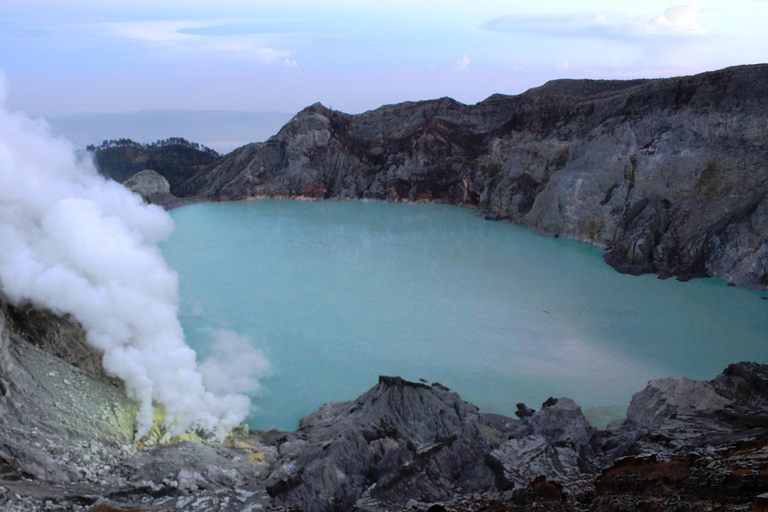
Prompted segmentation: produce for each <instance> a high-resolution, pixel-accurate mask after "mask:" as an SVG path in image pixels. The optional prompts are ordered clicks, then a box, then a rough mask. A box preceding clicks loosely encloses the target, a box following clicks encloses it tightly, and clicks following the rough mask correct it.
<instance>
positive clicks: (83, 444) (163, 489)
mask: <svg viewBox="0 0 768 512" xmlns="http://www.w3.org/2000/svg"><path fill="white" fill-rule="evenodd" d="M83 336H84V333H83V330H82V328H81V327H79V326H78V325H77V324H75V323H74V322H73V321H72V320H71V319H70V318H67V317H62V316H57V315H55V314H54V313H52V312H50V311H39V310H35V309H34V308H31V307H29V306H23V307H16V308H14V307H11V306H8V305H6V304H3V303H2V302H0V508H2V509H3V510H9V511H39V510H75V509H78V508H79V509H84V510H88V507H91V506H95V505H99V504H101V505H104V507H105V508H106V509H107V510H109V507H108V506H107V504H109V505H110V506H111V505H114V506H116V507H119V508H118V509H153V510H167V511H176V510H179V511H180V510H184V511H194V512H203V511H206V512H207V511H211V510H217V511H226V512H235V511H240V510H269V509H270V508H271V507H278V509H280V507H290V508H292V509H294V510H298V511H307V512H310V511H313V512H314V511H318V512H319V511H336V510H345V511H353V510H360V511H382V510H406V509H407V510H410V511H412V512H416V511H421V512H426V511H431V512H436V511H441V510H450V511H457V510H461V511H468V510H477V511H480V510H485V511H487V510H500V511H501V510H508V511H523V510H540V511H549V512H555V511H557V512H567V511H573V512H575V511H584V510H595V511H630V510H650V511H657V510H658V511H662V510H681V511H682V510H708V509H711V510H713V511H734V512H735V511H737V510H747V509H749V507H751V506H754V507H755V508H754V509H755V510H758V508H757V507H760V506H765V505H766V504H768V495H765V493H768V366H766V365H759V364H756V363H739V364H734V365H730V366H729V367H728V368H727V369H726V370H725V371H724V372H723V373H722V374H721V375H719V376H718V377H717V378H715V379H714V380H711V381H708V382H705V381H692V380H690V379H660V380H656V381H652V382H650V383H649V384H648V386H647V387H646V389H644V390H643V391H641V392H639V393H637V394H636V395H635V396H634V397H633V400H632V403H631V405H630V407H629V411H628V414H627V418H626V419H624V420H622V421H619V422H616V423H614V424H612V425H611V426H609V428H608V429H606V430H602V431H598V430H596V429H594V428H592V427H591V426H590V425H589V424H588V422H587V421H586V419H585V418H584V416H583V415H582V413H581V410H580V409H579V407H578V405H576V404H575V403H574V402H573V401H572V400H570V399H567V398H559V399H554V398H550V399H548V400H546V401H545V402H544V403H543V404H542V407H541V408H540V409H539V410H538V411H535V412H533V413H531V412H530V410H529V408H528V407H526V406H525V405H524V404H520V406H519V410H521V411H525V412H524V413H523V414H521V415H522V416H523V418H521V419H512V418H509V417H505V416H501V415H496V414H485V413H482V412H481V411H479V410H478V409H477V408H476V407H475V406H473V405H471V404H468V403H466V402H464V401H463V400H461V398H460V396H459V395H458V394H456V393H452V392H450V391H449V390H448V389H447V388H445V387H444V386H442V385H440V384H438V383H435V384H432V385H425V384H420V383H413V382H407V381H405V380H403V379H401V378H399V377H381V378H380V379H379V383H378V384H377V385H375V386H374V387H373V388H372V389H371V390H369V391H368V392H366V393H365V394H363V395H361V396H360V397H359V398H357V399H355V400H352V401H349V402H344V403H330V404H327V405H325V406H323V407H322V408H321V409H320V410H319V411H317V412H316V413H314V414H312V415H310V416H309V417H307V418H305V419H304V420H302V421H301V424H300V428H299V430H297V431H296V432H289V433H281V432H274V431H268V432H248V431H247V430H241V431H237V432H235V433H234V434H233V436H232V437H230V438H229V439H228V440H227V441H226V442H225V443H224V444H219V443H212V442H203V441H201V440H199V439H197V441H196V442H190V441H179V442H174V443H171V444H167V445H162V446H154V447H153V446H151V443H150V444H135V443H134V442H133V424H134V414H135V410H136V406H135V404H133V403H131V401H130V400H128V399H127V397H126V396H125V394H124V392H123V391H122V389H121V388H120V386H119V385H117V383H116V382H114V381H113V380H111V379H109V378H108V377H107V376H105V375H104V374H103V372H101V371H100V370H98V369H94V365H95V363H96V362H98V359H99V354H98V353H96V352H94V351H92V350H91V349H89V348H87V346H83V347H79V344H82V343H84V339H83ZM68 343H71V344H72V346H73V347H75V348H74V349H73V351H72V353H69V351H68V350H67V349H66V346H67V344H68ZM78 347H79V348H78ZM63 358H68V359H69V360H68V361H66V360H64V359H63ZM158 437H159V436H158ZM189 438H190V439H192V438H194V436H190V437H189ZM113 510H114V509H113ZM281 510H285V508H283V509H281Z"/></svg>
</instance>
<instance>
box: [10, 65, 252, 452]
mask: <svg viewBox="0 0 768 512" xmlns="http://www.w3.org/2000/svg"><path fill="white" fill-rule="evenodd" d="M2 85H3V84H2V80H0V99H2V98H4V97H5V92H4V88H3V87H2ZM0 182H2V187H0V240H2V245H1V246H0V296H2V297H3V298H4V299H5V300H8V301H10V302H11V303H13V304H22V303H25V302H32V303H34V304H36V305H38V306H44V307H47V308H50V309H51V310H53V311H55V312H57V313H70V314H72V315H73V316H74V317H75V318H76V319H77V320H78V321H79V322H80V323H81V324H82V325H83V326H84V327H85V329H86V332H87V340H88V342H89V343H90V344H91V345H93V346H94V347H96V348H97V349H99V351H101V352H102V353H103V365H104V369H105V370H106V371H107V372H108V373H109V374H111V375H113V376H116V377H118V378H120V379H121V380H122V381H123V382H124V383H125V388H126V392H127V393H128V395H129V396H130V397H131V398H133V399H135V400H136V401H137V402H138V403H139V406H140V410H139V413H138V417H137V422H138V426H137V438H141V437H143V436H144V435H145V434H146V433H147V432H148V430H149V429H150V427H151V426H152V419H153V413H152V410H153V401H157V402H159V403H161V404H163V405H164V406H165V408H166V412H167V421H166V425H167V427H168V428H169V431H170V432H171V433H172V434H179V433H181V432H184V431H186V430H189V429H202V430H206V431H211V432H215V433H217V434H218V435H223V434H225V433H226V432H227V431H228V430H229V429H231V428H233V427H235V426H237V425H238V424H239V423H240V422H241V421H242V420H243V419H244V418H245V417H246V415H247V414H248V410H249V407H250V400H249V398H248V397H247V396H244V395H238V394H235V393H232V391H231V390H230V391H226V390H224V394H223V395H220V396H216V395H214V394H213V393H211V392H210V391H208V390H206V389H205V387H204V385H203V377H202V375H201V374H200V372H199V371H198V366H197V362H196V354H195V352H194V351H193V350H192V349H191V348H189V346H187V345H186V343H185V340H184V333H183V331H182V328H181V324H180V323H179V320H178V317H177V312H178V276H177V274H176V273H175V272H174V271H173V270H172V269H171V268H169V267H168V265H167V264H166V262H165V261H164V259H163V257H162V255H161V253H160V250H159V249H158V247H157V243H158V242H160V241H162V240H163V239H164V238H166V237H167V236H168V234H169V233H170V232H171V231H172V230H173V221H172V220H171V218H170V216H169V215H168V214H167V213H166V212H165V211H164V210H162V209H161V208H159V207H157V206H150V205H146V204H144V203H143V202H142V200H141V198H140V197H139V196H137V195H135V194H133V193H131V192H130V191H128V189H126V188H125V187H123V186H122V185H119V184H117V183H115V182H113V181H110V180H106V179H105V178H103V177H102V176H100V175H98V173H97V172H96V169H95V167H94V165H93V163H92V162H91V160H90V159H87V158H81V157H78V156H77V155H76V154H75V152H74V150H73V148H72V146H71V145H70V144H69V143H68V142H67V141H65V140H63V139H57V138H54V137H52V136H51V135H50V134H49V129H48V126H47V125H46V124H45V123H44V122H42V121H33V120H31V119H29V118H27V117H26V116H24V115H22V114H19V113H9V112H7V111H6V110H5V108H4V107H3V105H2V104H1V103H0ZM225 348H226V345H225ZM245 353H246V355H247V356H248V360H249V361H251V362H253V361H256V356H255V355H254V354H253V353H252V352H247V351H246V352H245ZM259 368H263V363H261V365H260V366H259ZM238 371H239V370H238ZM238 382H239V381H238ZM247 384H248V385H247V386H245V385H243V386H241V388H242V389H245V388H246V387H247V388H248V389H252V388H254V386H255V384H254V383H253V382H248V383H247Z"/></svg>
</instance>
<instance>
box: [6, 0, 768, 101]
mask: <svg viewBox="0 0 768 512" xmlns="http://www.w3.org/2000/svg"><path fill="white" fill-rule="evenodd" d="M766 23H768V1H767V0H699V1H697V2H696V3H695V4H688V5H681V4H676V3H674V2H670V1H657V0H647V1H644V2H621V1H606V0H589V1H568V2H566V1H562V0H540V1H538V2H535V3H534V2H516V1H486V2H483V1H475V2H466V1H456V0H441V1H436V0H420V1H403V0H390V1H386V2H381V1H375V0H374V1H368V2H359V1H355V2H352V1H344V0H339V1H333V0H326V1H324V2H322V4H320V3H319V2H309V1H299V0H293V1H286V0H283V1H279V2H278V1H272V0H266V1H259V2H256V1H219V2H216V3H214V2H210V1H195V0H186V1H176V0H174V1H161V0H156V1H148V0H133V1H130V2H129V1H122V0H112V1H110V2H104V0H98V1H96V0H58V1H53V0H24V1H17V0H4V1H3V2H2V6H0V70H2V72H3V73H4V74H5V76H6V78H7V79H8V81H9V83H10V87H9V90H10V92H9V100H8V103H9V105H10V106H11V108H18V109H21V110H24V111H26V112H28V113H30V114H33V115H48V116H51V115H61V114H70V113H76V112H123V111H135V110H142V109H152V108H179V109H203V110H208V109H232V110H245V111H284V112H295V111H297V110H300V109H301V108H303V107H304V106H306V105H309V104H311V103H314V102H315V101H322V102H323V103H324V104H325V105H327V106H331V107H333V108H336V109H339V110H344V111H347V112H361V111H364V110H368V109H371V108H376V107H378V106H379V105H381V104H384V103H394V102H400V101H406V100H421V99H428V98H435V97H441V96H451V97H454V98H456V99H458V100H459V101H462V102H465V103H475V102H477V101H480V100H482V99H484V98H485V97H487V96H489V95H491V94H493V93H496V92H500V93H507V94H516V93H520V92H522V91H524V90H526V89H528V88H530V87H535V86H538V85H541V84H542V83H544V82H545V81H547V80H550V79H554V78H636V77H664V76H674V75H682V74H690V73H696V72H700V71H706V70H712V69H718V68H722V67H726V66H732V65H738V64H751V63H757V62H767V61H768V35H766V34H768V31H766V30H765V28H764V27H765V25H766Z"/></svg>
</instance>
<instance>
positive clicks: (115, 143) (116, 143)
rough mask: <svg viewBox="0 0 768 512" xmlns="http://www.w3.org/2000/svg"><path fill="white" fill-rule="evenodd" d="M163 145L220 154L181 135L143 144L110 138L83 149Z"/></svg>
mask: <svg viewBox="0 0 768 512" xmlns="http://www.w3.org/2000/svg"><path fill="white" fill-rule="evenodd" d="M164 146H184V147H187V148H191V149H195V150H197V151H202V152H203V153H208V154H209V155H211V156H214V157H216V158H219V157H220V156H221V155H220V154H219V153H218V152H217V151H216V150H214V149H211V148H209V147H207V146H204V145H202V144H199V143H197V142H190V141H188V140H187V139H185V138H183V137H169V138H167V139H161V140H158V141H155V142H151V143H149V144H143V143H141V142H136V141H133V140H131V139H110V140H105V141H104V142H102V143H101V144H99V145H98V146H94V145H93V144H89V145H88V146H87V147H86V148H85V149H86V150H88V151H94V152H95V151H99V150H103V149H108V148H118V147H134V148H138V149H143V150H150V149H154V148H159V147H164Z"/></svg>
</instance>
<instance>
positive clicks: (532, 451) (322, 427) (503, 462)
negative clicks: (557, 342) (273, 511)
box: [267, 377, 595, 511]
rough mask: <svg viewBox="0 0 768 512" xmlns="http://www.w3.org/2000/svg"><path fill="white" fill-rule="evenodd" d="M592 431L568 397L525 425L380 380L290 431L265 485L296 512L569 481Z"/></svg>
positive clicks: (435, 389)
mask: <svg viewBox="0 0 768 512" xmlns="http://www.w3.org/2000/svg"><path fill="white" fill-rule="evenodd" d="M594 434H595V429H593V428H592V427H591V426H589V423H588V422H587V421H586V419H585V418H584V416H583V415H582V414H581V410H580V408H579V407H578V406H577V405H576V404H575V403H574V402H573V401H572V400H569V399H567V398H564V399H560V400H558V401H557V403H556V404H555V405H552V406H551V407H547V408H543V409H542V410H541V411H539V412H538V413H536V414H533V415H532V416H531V417H528V418H526V419H525V420H524V421H520V420H513V419H511V418H506V417H503V416H499V415H485V414H482V413H480V411H478V409H477V408H476V407H474V406H473V405H471V404H467V403H466V402H464V401H462V400H461V398H460V397H459V396H458V395H457V394H456V393H451V392H449V391H447V390H446V389H444V388H443V386H439V385H433V386H426V385H424V384H419V383H413V382H407V381H404V380H402V379H400V378H399V377H380V378H379V384H378V385H377V386H375V387H374V388H372V389H371V390H370V391H368V392H367V393H365V394H364V395H362V396H361V397H360V398H358V399H357V400H353V401H351V402H345V403H339V404H327V405H325V406H323V407H322V408H321V409H320V410H319V411H318V412H316V413H314V414H313V415H311V416H309V417H307V418H305V419H304V420H302V422H301V426H300V428H299V430H298V431H297V432H295V433H291V434H288V435H287V437H286V439H285V440H284V442H283V443H282V444H281V445H280V448H279V450H280V453H279V456H278V458H277V459H276V460H275V463H274V465H273V468H274V469H273V471H272V473H271V475H270V477H269V479H268V481H267V490H268V491H269V493H270V495H271V496H273V497H274V498H275V502H276V503H277V504H279V505H284V506H291V507H295V508H297V509H299V510H307V511H310V510H311V511H326V510H351V509H352V508H353V506H358V507H360V508H363V509H366V508H369V507H371V506H372V505H371V504H372V503H375V504H376V506H379V507H404V506H405V505H406V502H407V501H408V500H409V499H414V500H417V501H418V502H424V503H429V502H435V501H443V500H448V499H452V498H455V497H456V496H458V495H460V494H466V493H477V492H486V491H493V490H505V489H509V488H513V487H520V486H525V485H527V484H528V483H529V482H530V481H531V480H533V479H534V478H536V477H537V476H539V475H545V476H546V477H547V478H549V479H552V478H560V479H565V480H569V479H573V478H575V477H576V476H581V475H583V474H584V473H585V472H586V471H590V470H591V469H589V468H588V464H586V463H584V464H581V463H580V459H581V457H582V456H583V455H585V454H588V453H589V448H588V447H589V445H590V443H591V440H592V437H593V436H594Z"/></svg>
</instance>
